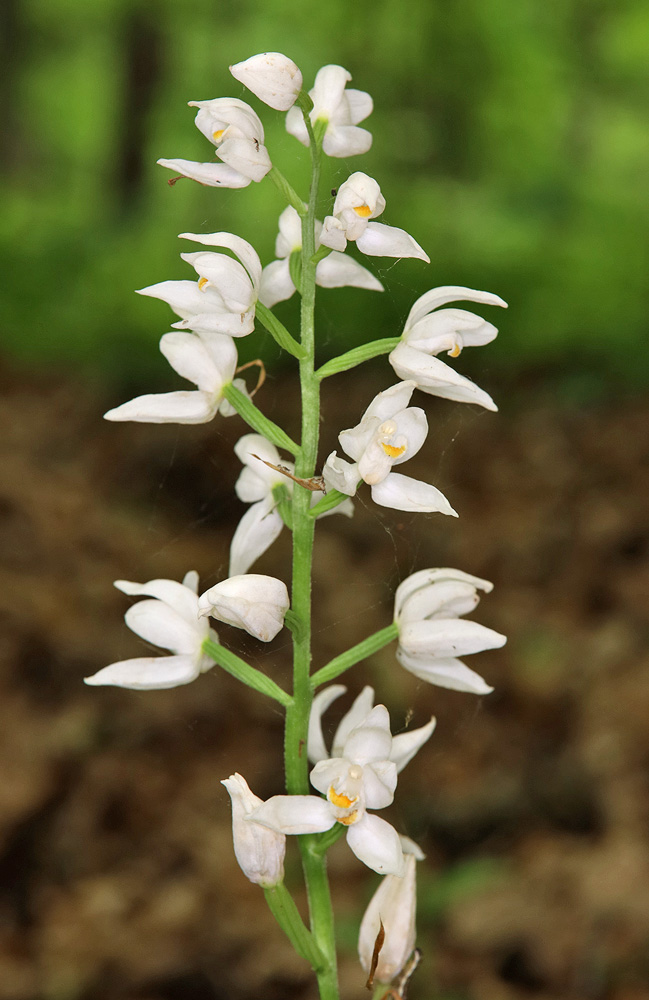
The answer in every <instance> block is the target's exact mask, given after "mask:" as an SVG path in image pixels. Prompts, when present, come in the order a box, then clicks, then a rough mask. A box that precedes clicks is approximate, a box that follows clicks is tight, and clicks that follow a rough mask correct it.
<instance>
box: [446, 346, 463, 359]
mask: <svg viewBox="0 0 649 1000" xmlns="http://www.w3.org/2000/svg"><path fill="white" fill-rule="evenodd" d="M448 353H449V355H450V356H451V357H452V358H457V357H458V355H460V354H461V353H462V348H461V347H460V345H459V344H456V345H455V347H454V348H453V350H452V351H449V352H448Z"/></svg>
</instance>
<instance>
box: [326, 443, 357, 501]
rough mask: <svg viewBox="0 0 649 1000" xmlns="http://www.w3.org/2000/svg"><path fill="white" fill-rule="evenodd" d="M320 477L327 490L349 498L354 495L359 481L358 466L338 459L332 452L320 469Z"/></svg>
mask: <svg viewBox="0 0 649 1000" xmlns="http://www.w3.org/2000/svg"><path fill="white" fill-rule="evenodd" d="M322 475H323V477H324V481H325V483H326V484H327V489H330V490H338V491H339V492H340V493H346V494H347V496H350V497H353V496H354V495H355V493H356V490H357V488H358V484H359V482H360V480H361V477H360V473H359V471H358V465H357V464H356V463H354V464H351V463H350V462H346V461H345V459H344V458H338V456H337V454H336V452H335V451H332V453H331V455H329V457H328V458H327V461H326V462H325V464H324V466H323V469H322Z"/></svg>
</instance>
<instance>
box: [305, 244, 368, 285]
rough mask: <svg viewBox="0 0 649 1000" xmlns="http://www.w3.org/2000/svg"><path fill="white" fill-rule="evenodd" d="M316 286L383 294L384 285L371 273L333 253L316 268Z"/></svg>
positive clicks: (351, 260) (350, 260)
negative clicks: (361, 289) (363, 289)
mask: <svg viewBox="0 0 649 1000" xmlns="http://www.w3.org/2000/svg"><path fill="white" fill-rule="evenodd" d="M315 280H316V284H317V285H320V287H321V288H346V287H349V288H366V289H368V290H369V291H371V292H382V291H383V285H382V284H381V282H380V281H379V280H378V278H375V277H374V275H373V274H372V272H371V271H368V270H367V268H365V267H363V266H362V265H361V264H359V263H358V261H357V260H354V258H353V257H346V256H345V255H344V254H342V253H336V251H332V253H330V254H329V256H328V257H325V259H324V260H321V261H320V263H319V264H318V266H317V267H316V272H315Z"/></svg>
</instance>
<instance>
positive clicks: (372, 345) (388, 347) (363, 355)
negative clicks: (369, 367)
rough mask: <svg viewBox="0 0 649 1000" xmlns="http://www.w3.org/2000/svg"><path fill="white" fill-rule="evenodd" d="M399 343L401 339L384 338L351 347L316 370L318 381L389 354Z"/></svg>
mask: <svg viewBox="0 0 649 1000" xmlns="http://www.w3.org/2000/svg"><path fill="white" fill-rule="evenodd" d="M400 343H401V337H385V338H384V339H383V340H371V341H370V342H369V343H368V344H361V345H360V346H359V347H353V348H352V349H351V351H347V352H346V353H345V354H339V355H338V357H337V358H332V359H331V361H327V362H326V364H324V365H321V367H320V368H318V370H317V372H316V375H317V377H318V378H319V379H323V378H329V376H330V375H338V373H339V372H346V371H348V370H349V369H350V368H355V367H356V365H361V364H362V363H363V362H364V361H369V360H370V358H378V357H379V355H381V354H389V353H390V351H393V350H394V349H395V347H397V346H398V345H399V344H400Z"/></svg>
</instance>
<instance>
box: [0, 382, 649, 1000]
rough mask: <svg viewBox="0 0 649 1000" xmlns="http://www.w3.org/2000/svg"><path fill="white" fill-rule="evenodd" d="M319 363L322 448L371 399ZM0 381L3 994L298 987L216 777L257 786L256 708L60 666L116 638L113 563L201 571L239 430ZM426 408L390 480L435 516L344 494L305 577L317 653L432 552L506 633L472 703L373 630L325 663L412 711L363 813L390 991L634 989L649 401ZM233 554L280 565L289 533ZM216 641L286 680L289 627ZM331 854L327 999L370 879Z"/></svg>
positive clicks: (91, 996) (266, 761) (273, 740)
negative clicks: (407, 977) (396, 964)
mask: <svg viewBox="0 0 649 1000" xmlns="http://www.w3.org/2000/svg"><path fill="white" fill-rule="evenodd" d="M344 378H345V379H346V381H344V386H345V388H344V392H342V393H341V391H340V388H339V386H338V388H336V387H331V388H330V387H329V385H326V386H325V389H326V391H325V394H324V399H325V406H324V415H325V419H324V422H323V444H322V452H321V453H322V454H323V455H326V454H327V453H328V451H329V450H331V449H332V448H333V447H335V436H336V432H337V431H338V430H339V429H340V428H342V427H348V426H351V425H353V424H354V423H356V422H357V420H358V417H359V415H360V413H361V412H362V410H363V409H364V408H365V406H366V405H367V403H368V402H369V401H370V399H371V398H372V396H373V394H374V393H375V392H376V391H378V389H380V388H384V387H385V379H383V381H382V382H379V381H377V377H376V376H375V374H374V373H373V372H370V374H369V375H365V376H363V377H360V376H355V375H353V374H350V375H348V376H345V377H344ZM1 381H2V393H1V401H0V411H2V418H3V427H4V432H3V435H2V438H1V439H0V455H1V460H2V465H3V470H2V476H1V479H0V514H1V517H0V616H1V619H2V624H3V628H2V638H1V639H0V650H1V653H2V657H1V658H2V666H1V672H0V687H1V691H2V697H1V698H0V723H1V725H0V734H1V735H0V745H1V746H2V750H1V753H0V995H1V996H2V997H3V998H5V1000H259V998H263V1000H312V998H314V997H315V993H314V988H313V985H312V981H311V976H310V973H309V970H308V969H306V968H305V966H304V963H303V962H302V961H301V960H300V959H299V958H297V957H296V956H294V955H293V954H292V952H291V949H290V947H289V945H288V944H287V942H286V941H285V940H284V938H283V936H282V934H281V932H280V931H279V930H278V929H276V928H275V927H274V925H273V922H272V918H270V916H269V915H268V914H267V912H266V909H265V905H264V901H263V898H262V896H261V893H260V892H259V890H258V888H257V887H256V886H253V885H251V884H250V883H248V882H247V881H246V879H245V878H244V877H243V875H242V874H241V873H240V871H239V869H238V867H237V865H236V862H235V859H234V855H233V852H232V845H231V834H230V807H229V801H228V798H227V794H226V792H225V790H224V789H223V787H222V786H221V785H220V783H219V782H220V779H222V778H224V777H227V776H228V775H229V774H231V773H232V772H234V771H240V772H241V773H243V774H244V775H245V776H246V778H247V779H248V781H249V783H250V785H251V787H252V788H253V789H254V791H255V792H256V793H257V794H259V795H261V796H262V797H266V796H268V795H271V794H274V793H276V792H278V791H280V790H281V787H282V773H281V747H282V719H281V716H280V714H279V713H278V712H277V711H276V710H275V709H274V708H273V706H272V704H271V703H269V702H264V701H263V700H262V699H261V697H259V696H256V695H254V694H253V693H252V692H249V691H247V690H245V689H243V688H241V687H240V686H239V685H237V684H236V683H235V682H234V681H233V680H232V679H231V678H230V677H228V676H226V675H224V674H222V673H220V672H219V670H218V669H216V668H215V669H214V670H213V671H211V672H210V673H208V674H206V675H205V676H203V677H201V678H200V679H199V680H198V681H196V682H195V683H193V684H191V685H188V686H187V687H184V688H178V689H175V690H172V691H162V692H152V693H140V692H133V691H123V690H118V689H111V688H87V687H84V685H83V683H82V678H83V677H84V676H85V675H88V674H90V673H93V672H95V671H96V670H97V669H98V668H100V667H101V666H104V665H105V664H107V663H110V662H113V661H115V660H119V659H123V658H126V657H128V656H135V655H141V650H142V644H141V642H140V641H139V640H138V639H137V638H136V637H134V636H133V635H132V634H131V633H130V632H129V631H128V629H126V627H125V626H124V623H123V621H122V614H123V612H124V610H125V608H126V606H127V604H128V601H127V599H126V598H124V596H123V595H122V594H120V593H119V592H117V591H116V590H115V589H114V588H113V587H112V581H113V580H116V579H119V578H122V579H130V580H137V581H145V580H148V579H152V578H154V577H158V576H161V577H170V578H175V579H180V578H181V577H182V576H183V574H184V573H185V572H186V571H187V570H188V569H197V570H198V571H199V572H200V574H201V584H202V589H206V588H207V586H209V585H210V584H212V583H214V582H216V581H217V580H218V579H221V578H222V577H223V576H224V575H225V572H226V568H227V556H228V547H229V542H230V538H231V535H232V532H233V530H234V527H235V526H236V524H237V522H238V519H239V518H240V517H241V515H242V513H243V512H244V509H245V508H244V506H243V505H242V504H241V503H240V502H239V501H238V500H237V499H236V497H235V496H234V492H233V486H234V482H235V480H236V477H237V475H238V473H239V465H238V462H237V460H236V459H235V458H234V456H233V454H232V446H233V444H234V443H235V441H236V440H237V438H238V437H239V436H240V434H241V433H243V431H242V426H241V422H240V421H239V419H238V418H236V417H235V418H233V419H230V420H224V419H222V418H217V420H215V421H214V422H213V423H212V424H210V425H208V426H204V427H193V428H192V427H151V426H138V425H128V424H126V425H109V424H106V423H103V422H102V421H101V419H100V416H101V413H102V411H103V409H105V408H106V407H107V406H109V405H114V404H115V403H116V402H118V401H117V400H112V399H107V398H102V393H100V392H97V391H94V392H93V391H91V390H90V389H84V388H80V386H79V384H77V383H75V382H73V381H69V382H67V383H65V384H63V383H61V382H60V381H54V380H50V379H47V378H45V377H40V378H33V379H31V380H29V379H26V378H25V377H24V375H23V376H22V377H21V378H17V377H16V375H15V373H13V372H11V371H10V370H8V369H6V370H5V371H4V373H3V375H2V376H1ZM331 381H332V382H333V381H335V380H331ZM342 381H343V380H341V382H342ZM274 390H278V391H274ZM291 397H292V389H291V386H290V384H289V383H288V382H284V381H283V380H282V379H278V380H276V381H275V383H274V385H273V383H272V382H271V381H270V380H269V382H268V383H267V387H266V388H265V389H264V390H263V395H262V397H261V399H260V406H261V408H262V409H264V410H265V411H266V412H268V413H269V415H271V416H272V417H273V418H274V419H275V420H277V421H279V422H283V420H284V414H285V413H289V412H290V408H291V405H292V403H293V399H292V398H291ZM273 398H275V400H276V402H275V404H274V408H273V404H272V402H271V401H272V399H273ZM418 402H421V400H419V401H418ZM422 405H426V408H427V411H428V413H429V420H430V424H431V434H430V436H429V439H428V442H427V444H426V445H425V446H424V448H423V449H422V451H421V452H420V454H419V455H418V456H417V457H416V458H415V459H413V461H412V462H411V463H409V465H408V468H407V469H404V471H405V472H407V473H408V474H410V475H413V476H415V477H417V478H421V479H425V480H427V481H430V482H433V483H434V484H435V485H436V486H438V487H439V488H440V489H442V491H443V492H444V493H445V494H446V495H447V496H448V497H449V499H450V500H451V502H452V504H453V506H454V507H455V508H456V509H457V510H458V511H459V513H460V517H459V519H458V520H456V519H451V518H445V517H443V516H442V515H415V516H411V515H405V514H401V513H399V512H397V511H392V510H387V509H384V508H379V507H376V506H375V505H373V504H372V502H371V500H370V498H369V491H367V490H365V491H363V492H362V493H361V494H360V497H359V500H358V501H357V503H356V513H355V516H354V518H353V519H351V520H350V519H347V518H344V517H338V516H336V517H331V518H327V519H326V520H324V521H323V522H321V523H320V524H319V528H318V539H317V546H316V565H317V568H316V579H315V585H314V610H315V628H316V632H315V637H316V641H315V651H314V658H315V663H316V665H322V664H323V663H324V662H326V660H327V659H329V658H330V657H331V656H333V655H335V654H336V653H337V652H340V651H342V650H344V649H346V648H347V647H348V646H349V645H352V644H353V643H355V642H357V641H359V640H360V639H361V638H363V637H364V636H365V635H368V634H369V633H370V632H372V631H374V630H375V629H378V628H381V627H383V626H384V625H386V624H387V623H388V622H389V621H390V620H391V614H392V607H391V602H392V595H393V592H394V587H395V585H396V584H397V583H398V581H399V580H400V579H402V578H403V577H404V576H405V575H407V574H408V573H409V572H412V571H414V570H416V569H421V568H425V567H429V566H454V567H458V568H461V569H463V570H465V571H467V572H469V573H472V574H475V575H477V576H480V577H486V578H487V579H489V580H492V581H494V583H495V589H494V592H493V594H491V595H489V596H486V597H484V598H483V600H482V603H481V605H480V607H479V609H478V612H477V613H476V615H475V616H474V617H475V618H476V620H478V621H480V622H482V623H483V624H485V625H489V626H491V627H493V628H496V629H498V630H499V631H502V632H505V633H506V634H507V635H508V636H509V642H508V644H507V646H506V647H505V648H504V649H503V650H497V651H494V652H491V653H484V654H480V655H478V656H475V657H472V658H470V661H469V662H470V663H471V666H472V667H474V668H475V669H477V670H478V671H479V672H480V673H481V674H482V675H483V676H485V677H486V678H487V680H488V681H489V682H490V683H492V684H493V685H494V687H495V692H494V693H493V694H491V695H489V696H488V697H486V698H483V699H478V698H476V697H474V696H472V695H468V694H458V693H455V692H450V691H443V690H441V689H439V688H433V687H430V686H428V685H425V684H421V683H419V682H417V681H416V680H415V678H414V677H412V676H411V675H410V674H407V673H406V672H405V671H403V670H402V669H401V668H400V667H399V666H398V664H397V662H396V660H395V657H394V647H393V646H390V647H387V648H386V649H384V650H383V651H382V652H381V653H379V654H377V655H376V656H375V657H374V658H373V660H372V662H371V663H368V664H366V665H363V667H361V668H359V669H358V670H357V671H355V672H352V674H350V675H349V676H348V677H346V678H344V680H345V681H346V682H347V684H348V686H349V694H348V696H347V699H345V698H342V699H341V702H344V703H345V704H343V705H341V708H340V711H341V712H342V711H344V710H345V708H346V707H348V704H349V700H348V699H351V696H352V695H353V694H355V693H357V692H358V691H359V690H360V688H361V686H362V685H363V684H364V683H371V684H372V685H373V686H374V687H375V689H376V693H377V695H376V696H377V700H378V701H385V702H386V703H387V705H388V707H389V708H390V711H391V717H392V721H393V729H394V730H395V731H399V730H401V729H402V728H403V727H404V725H405V724H406V720H407V719H408V718H409V717H410V716H412V725H413V726H418V725H422V724H423V723H424V722H425V721H427V719H428V718H429V716H430V715H431V714H433V713H434V714H435V715H436V716H437V719H438V727H437V731H436V733H435V734H434V736H433V737H432V738H431V740H430V741H429V743H428V744H427V746H426V747H425V748H424V749H423V750H422V751H421V752H420V754H419V755H418V756H417V758H416V759H415V761H414V762H413V763H412V764H411V765H410V766H409V767H408V768H407V769H406V770H405V771H404V773H403V775H402V776H401V779H400V784H399V788H398V790H397V797H396V802H395V805H394V806H393V807H392V808H391V809H390V810H389V811H388V812H387V813H386V815H387V816H388V817H389V818H390V819H391V820H392V821H393V822H394V823H395V824H396V825H397V826H398V827H399V828H400V829H401V830H402V831H403V832H406V833H408V834H409V835H410V836H412V837H413V838H415V839H416V840H417V841H418V842H419V843H420V844H421V846H422V847H423V849H424V851H425V852H426V854H427V860H426V862H424V863H423V864H421V865H420V866H419V876H420V877H419V889H420V893H419V944H420V946H421V948H422V950H423V953H424V959H423V962H422V965H421V966H420V969H419V970H418V972H417V974H416V976H415V977H414V978H413V980H412V984H411V989H410V993H409V998H410V1000H524V998H528V997H530V996H533V997H536V998H538V1000H549V998H570V1000H649V987H648V986H647V983H648V982H649V770H648V766H649V724H648V720H649V652H648V650H649V644H648V642H647V639H648V638H649V620H648V615H647V608H648V606H649V605H648V598H649V508H648V506H647V497H648V496H649V461H648V459H649V403H648V402H647V401H642V400H637V399H636V400H630V401H627V402H618V403H617V404H616V405H615V406H613V405H612V404H609V403H602V404H600V405H599V406H595V405H591V406H588V407H586V406H582V407H580V408H577V407H574V406H573V407H571V406H568V405H559V404H558V403H557V401H556V400H555V399H553V398H552V392H551V389H547V388H545V389H538V388H536V389H530V391H529V392H520V393H519V395H518V399H517V401H516V403H515V404H510V405H509V406H506V407H505V408H504V409H503V410H502V412H501V413H499V414H497V415H492V414H486V413H482V412H478V411H477V410H476V409H475V408H473V407H466V406H461V405H455V404H451V403H446V402H444V401H440V400H430V401H426V402H425V404H422ZM291 419H293V420H294V418H288V417H287V418H286V424H285V426H286V427H287V430H289V432H290V431H291V430H294V429H295V428H294V426H293V424H292V423H291ZM254 569H255V571H256V572H268V573H271V574H273V575H277V576H279V577H280V578H283V579H286V580H288V578H289V538H288V533H287V532H284V535H282V536H281V537H280V539H279V540H278V541H277V542H276V543H275V544H274V546H273V547H272V549H270V550H269V552H268V553H267V554H266V555H265V556H264V557H263V558H262V559H261V560H259V562H258V563H257V564H256V566H255V567H254ZM219 631H220V633H221V635H222V639H223V641H224V642H225V643H226V644H229V645H232V647H233V648H235V649H237V650H238V651H240V652H241V653H242V654H243V655H246V656H248V657H250V658H251V660H252V662H254V663H255V664H256V665H257V666H259V667H260V668H261V669H264V670H266V671H268V673H269V674H271V675H272V676H273V677H275V679H277V680H278V681H280V682H288V673H289V646H288V640H287V637H286V634H285V633H281V634H280V636H279V637H278V638H277V639H276V640H275V641H274V642H273V643H272V644H270V645H269V646H268V647H264V648H263V649H259V647H258V644H255V643H254V641H253V640H252V639H249V638H248V637H246V636H245V635H243V633H241V632H235V631H234V630H232V629H229V628H227V627H225V626H224V627H223V628H222V629H220V630H219ZM331 717H332V720H335V718H336V711H335V710H334V709H332V710H331ZM331 725H332V726H333V722H332V724H331ZM294 846H295V845H292V847H293V848H294ZM331 873H332V880H333V884H334V895H335V900H336V907H337V912H338V914H339V928H340V945H341V956H342V957H341V979H342V983H343V995H344V998H345V1000H353V998H354V997H358V998H361V997H365V996H368V995H369V994H367V993H366V991H365V989H364V976H363V974H362V972H361V970H360V966H359V965H358V962H357V959H356V956H355V936H356V933H357V926H358V919H359V916H360V913H361V912H362V907H363V906H364V905H365V902H366V901H367V899H368V898H369V895H370V894H371V892H372V891H373V890H374V888H375V886H376V884H377V877H376V876H375V875H374V874H373V873H371V872H369V871H368V870H367V869H364V868H363V866H362V865H360V863H359V862H357V861H356V859H355V858H354V857H353V855H352V854H351V852H350V851H349V850H348V848H347V847H346V844H345V842H344V840H343V841H341V842H339V843H338V844H336V846H335V848H334V849H333V850H332V852H331ZM287 877H288V880H289V882H290V883H291V884H294V883H296V882H297V872H296V860H295V851H294V850H291V853H290V855H289V864H288V875H287Z"/></svg>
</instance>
